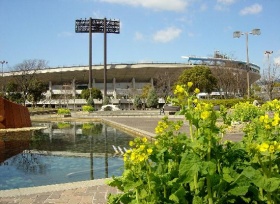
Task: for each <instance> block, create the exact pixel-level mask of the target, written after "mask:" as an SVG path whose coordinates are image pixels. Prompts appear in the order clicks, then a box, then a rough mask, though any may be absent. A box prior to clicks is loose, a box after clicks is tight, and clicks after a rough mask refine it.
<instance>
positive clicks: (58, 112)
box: [57, 108, 71, 115]
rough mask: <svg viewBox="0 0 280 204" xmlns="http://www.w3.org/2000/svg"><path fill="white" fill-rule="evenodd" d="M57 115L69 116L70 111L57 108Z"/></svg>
mask: <svg viewBox="0 0 280 204" xmlns="http://www.w3.org/2000/svg"><path fill="white" fill-rule="evenodd" d="M57 114H59V115H68V114H71V111H70V109H68V108H59V109H58V110H57Z"/></svg>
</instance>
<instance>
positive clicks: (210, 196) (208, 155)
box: [206, 134, 213, 204]
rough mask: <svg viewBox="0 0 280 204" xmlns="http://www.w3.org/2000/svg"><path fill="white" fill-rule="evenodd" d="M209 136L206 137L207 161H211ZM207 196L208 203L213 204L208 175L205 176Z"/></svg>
mask: <svg viewBox="0 0 280 204" xmlns="http://www.w3.org/2000/svg"><path fill="white" fill-rule="evenodd" d="M211 145H212V143H211V134H210V135H209V137H208V150H207V161H210V160H211ZM206 179H207V194H208V203H209V204H213V194H212V186H211V179H210V175H209V173H208V175H207V178H206Z"/></svg>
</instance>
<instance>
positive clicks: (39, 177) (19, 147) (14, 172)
mask: <svg viewBox="0 0 280 204" xmlns="http://www.w3.org/2000/svg"><path fill="white" fill-rule="evenodd" d="M33 126H44V127H46V129H42V130H35V131H32V132H10V133H0V190H7V189H14V188H22V187H31V186H41V185H50V184H59V183H67V182H75V181H83V180H93V179H100V178H108V177H112V176H113V175H114V176H119V175H121V174H122V172H123V159H122V156H121V155H119V154H116V152H115V150H114V148H113V146H115V147H120V148H128V143H129V141H130V140H133V136H130V135H128V134H126V133H123V132H121V131H119V130H117V129H115V128H113V127H110V126H108V125H106V124H104V123H97V122H92V123H79V122H67V123H62V122H56V123H53V122H41V123H33Z"/></svg>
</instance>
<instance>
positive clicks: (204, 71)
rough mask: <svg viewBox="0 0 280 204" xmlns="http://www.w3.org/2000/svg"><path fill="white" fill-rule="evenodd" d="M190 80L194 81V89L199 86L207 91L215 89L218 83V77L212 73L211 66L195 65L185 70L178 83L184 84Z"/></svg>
mask: <svg viewBox="0 0 280 204" xmlns="http://www.w3.org/2000/svg"><path fill="white" fill-rule="evenodd" d="M188 82H193V86H192V88H193V89H194V88H199V89H200V90H201V91H203V92H207V93H210V92H211V91H213V90H214V89H215V88H216V85H217V79H216V78H215V77H214V76H213V75H212V72H211V70H210V68H209V67H207V66H195V67H192V68H190V69H186V70H184V71H183V73H182V74H181V75H180V76H179V79H178V81H177V83H176V84H180V85H184V84H187V83H188ZM191 91H193V90H191Z"/></svg>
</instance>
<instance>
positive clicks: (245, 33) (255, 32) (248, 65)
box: [233, 29, 261, 99]
mask: <svg viewBox="0 0 280 204" xmlns="http://www.w3.org/2000/svg"><path fill="white" fill-rule="evenodd" d="M249 34H252V35H260V34H261V30H260V29H253V30H252V31H251V32H241V31H235V32H233V37H234V38H240V36H241V35H246V58H247V60H246V69H247V91H248V95H247V98H248V99H249V98H250V76H249V71H250V63H249V49H248V36H249Z"/></svg>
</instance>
